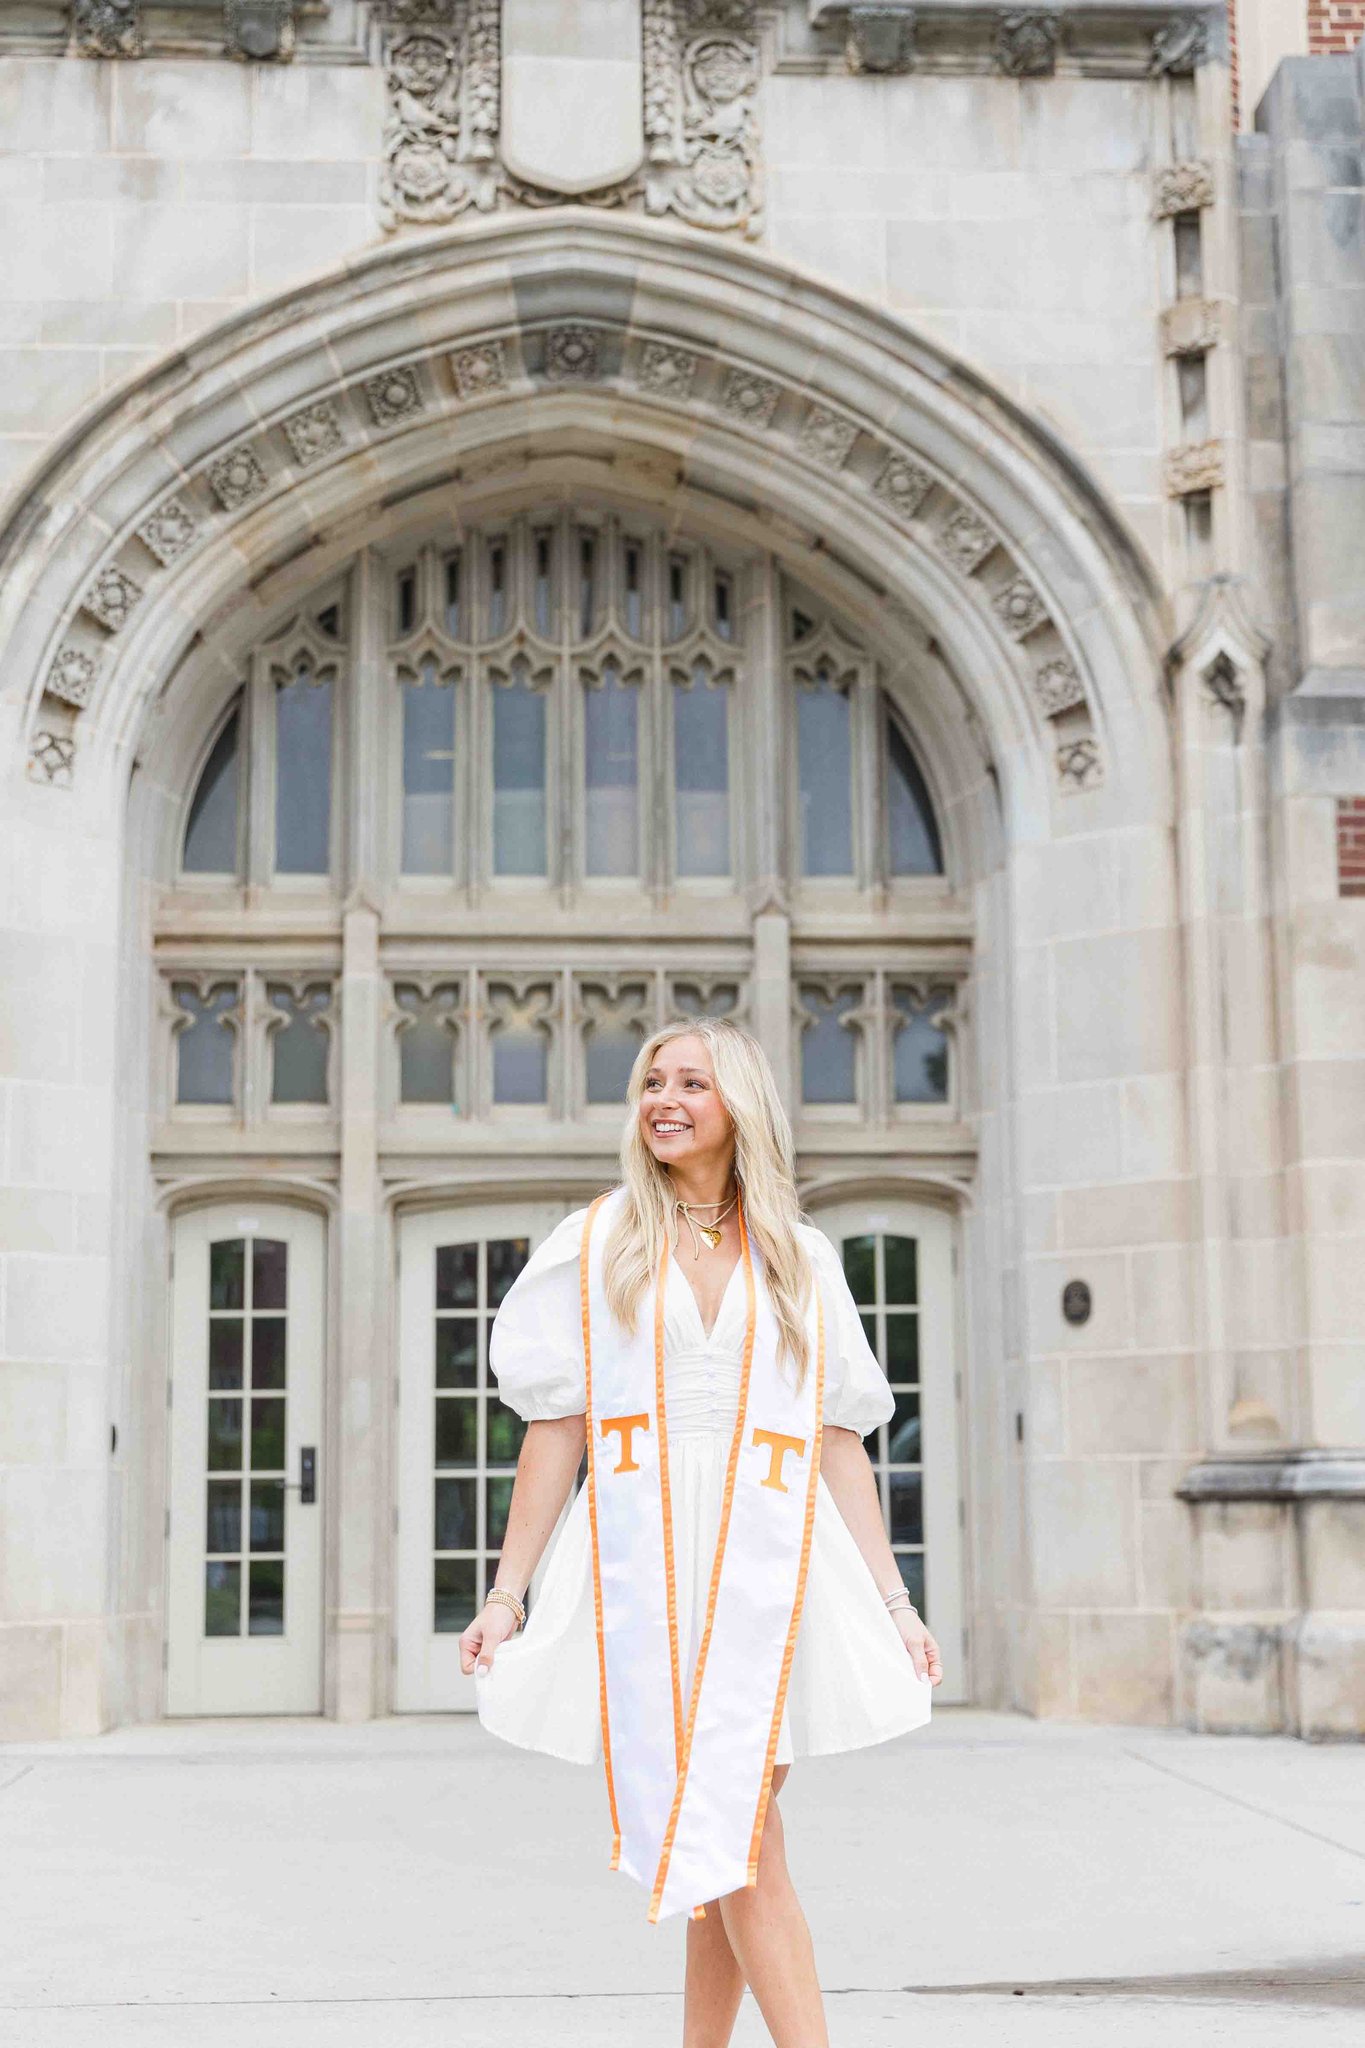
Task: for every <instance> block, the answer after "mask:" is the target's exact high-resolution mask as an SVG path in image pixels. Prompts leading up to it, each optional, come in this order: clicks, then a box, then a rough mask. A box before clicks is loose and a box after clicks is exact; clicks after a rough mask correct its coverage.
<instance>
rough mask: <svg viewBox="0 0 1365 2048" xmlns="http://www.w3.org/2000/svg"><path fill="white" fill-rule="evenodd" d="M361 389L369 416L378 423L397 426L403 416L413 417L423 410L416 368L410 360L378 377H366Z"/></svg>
mask: <svg viewBox="0 0 1365 2048" xmlns="http://www.w3.org/2000/svg"><path fill="white" fill-rule="evenodd" d="M361 389H362V391H363V392H364V393H365V400H366V403H367V404H368V406H369V408H370V417H371V418H372V419H373V421H374V423H375V425H376V426H377V427H396V426H398V425H399V424H400V423H401V422H402V421H403V420H410V419H415V418H416V417H417V415H418V413H419V412H425V410H426V405H425V401H424V400H423V397H422V390H421V386H420V385H419V384H418V382H417V372H416V370H414V368H413V367H412V365H411V363H400V364H399V365H398V366H397V368H396V369H392V370H385V371H384V373H383V374H382V376H379V377H367V378H366V379H365V382H364V383H363V384H362V386H361Z"/></svg>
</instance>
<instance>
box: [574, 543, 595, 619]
mask: <svg viewBox="0 0 1365 2048" xmlns="http://www.w3.org/2000/svg"><path fill="white" fill-rule="evenodd" d="M596 617H597V542H596V541H595V540H594V538H593V536H592V535H591V534H590V533H583V534H580V535H579V537H578V631H579V634H580V636H581V637H582V638H583V639H585V640H586V639H587V637H588V635H589V634H590V633H591V632H592V629H593V624H594V621H595V620H596Z"/></svg>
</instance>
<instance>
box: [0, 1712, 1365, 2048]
mask: <svg viewBox="0 0 1365 2048" xmlns="http://www.w3.org/2000/svg"><path fill="white" fill-rule="evenodd" d="M782 1808H783V1813H784V1815H785V1817H786V1821H787V1831H788V1841H789V1847H790V1853H791V1857H792V1862H793V1865H794V1868H795V1872H796V1877H797V1882H798V1884H799V1886H800V1889H801V1892H802V1896H803V1899H804V1901H805V1904H806V1909H807V1912H808V1914H809V1917H810V1920H811V1924H812V1927H813V1929H814V1932H815V1939H816V1948H817V1953H818V1955H819V1959H820V1968H821V1977H822V1981H823V1982H824V1984H825V1985H826V1986H827V1987H828V2007H829V2015H830V2032H831V2038H832V2041H833V2043H834V2044H835V2048H891V2044H893V2043H894V2044H896V2048H904V2044H905V2043H906V2042H908V2041H912V2040H915V2039H917V2038H918V2039H924V2040H931V2041H933V2042H934V2043H935V2048H967V2044H972V2048H976V2044H982V2048H986V2044H989V2048H1033V2044H1035V2043H1038V2044H1041V2043H1043V2042H1047V2043H1049V2044H1057V2048H1071V2044H1072V2043H1075V2044H1077V2048H1080V2044H1082V2043H1085V2044H1093V2043H1102V2044H1105V2048H1137V2044H1138V2043H1141V2044H1142V2048H1150V2043H1151V2042H1152V2040H1153V2039H1154V2038H1156V2037H1157V2035H1158V2034H1159V2035H1160V2037H1161V2039H1162V2041H1163V2043H1164V2044H1166V2048H1170V2044H1177V2048H1183V2044H1186V2043H1199V2044H1205V2043H1208V2044H1215V2043H1223V2042H1227V2043H1233V2042H1234V2041H1235V2042H1236V2043H1238V2044H1239V2048H1241V2044H1246V2048H1260V2044H1261V2043H1265V2044H1271V2043H1274V2044H1275V2048H1281V2044H1290V2043H1298V2042H1300V2041H1302V2042H1304V2043H1309V2042H1312V2043H1321V2044H1324V2048H1325V2044H1334V2043H1336V2042H1342V2043H1345V2042H1346V2041H1348V2040H1350V2041H1352V2042H1358V2041H1359V2040H1360V2038H1361V2026H1362V2016H1363V2015H1365V1965H1363V1964H1362V1962H1361V1955H1362V1951H1363V1950H1365V1938H1363V1937H1362V1930H1363V1929H1365V1757H1362V1755H1361V1752H1360V1751H1359V1750H1358V1749H1345V1748H1342V1749H1319V1748H1308V1747H1305V1746H1303V1745H1301V1744H1297V1743H1292V1742H1285V1741H1249V1740H1248V1741H1242V1740H1218V1739H1214V1738H1208V1737H1205V1738H1196V1737H1191V1736H1186V1735H1182V1734H1176V1733H1168V1732H1166V1731H1160V1732H1154V1731H1152V1730H1150V1729H1142V1730H1136V1729H1094V1728H1068V1727H1059V1726H1056V1725H1040V1724H1037V1723H1034V1722H1029V1721H1024V1720H1016V1719H1012V1718H1007V1717H1005V1716H1001V1715H989V1714H979V1713H967V1712H957V1713H951V1712H950V1713H944V1714H941V1715H940V1716H938V1717H937V1719H936V1720H935V1722H934V1725H933V1727H932V1728H931V1729H929V1730H927V1731H925V1732H923V1733H921V1734H918V1735H912V1736H907V1737H905V1738H904V1739H902V1740H900V1741H898V1742H894V1743H888V1744H884V1745H882V1746H881V1747H880V1748H878V1749H873V1750H868V1751H864V1752H861V1753H858V1754H854V1755H850V1756H843V1757H831V1758H824V1759H818V1760H812V1761H810V1762H803V1763H800V1764H798V1765H797V1766H796V1768H795V1770H794V1771H793V1773H792V1777H791V1781H790V1783H789V1784H788V1786H787V1787H786V1789H785V1790H784V1792H783V1794H782ZM608 1849H609V1839H608V1830H607V1817H606V1809H605V1800H604V1795H603V1791H602V1786H601V1781H600V1778H599V1775H598V1773H597V1772H595V1771H583V1770H578V1769H575V1768H574V1767H573V1766H571V1765H562V1764H557V1763H555V1762H553V1761H552V1760H550V1759H548V1758H543V1757H538V1756H532V1755H527V1754H523V1753H522V1752H520V1751H515V1750H511V1749H508V1748H506V1747H504V1746H503V1745H501V1744H498V1743H495V1742H494V1741H492V1740H491V1739H490V1738H489V1737H487V1736H485V1735H484V1733H483V1731H482V1730H481V1729H480V1728H479V1726H478V1725H477V1723H475V1722H473V1721H472V1720H469V1719H463V1718H459V1719H452V1720H448V1721H406V1720H404V1721H387V1722H381V1723H378V1724H373V1725H370V1726H366V1727H361V1728H338V1727H335V1726H333V1725H331V1724H328V1723H324V1722H289V1723H277V1722H235V1723H230V1724H229V1723H214V1724H205V1723H194V1724H183V1725H180V1726H175V1725H165V1726H160V1727H152V1728H136V1729H125V1730H123V1731H121V1732H119V1733H118V1734H115V1735H112V1736H109V1737H106V1738H105V1739H103V1740H102V1741H99V1742H88V1743H76V1744H64V1745H60V1746H58V1745H15V1746H11V1747H9V1748H0V2040H2V2041H3V2042H4V2043H5V2044H6V2048H187V2044H190V2043H193V2044H194V2048H227V2044H229V2043H231V2044H232V2048H240V2043H241V2041H242V2040H243V2038H244V2037H245V2036H249V2038H250V2040H251V2044H252V2048H285V2044H286V2043H288V2044H289V2048H360V2044H362V2043H364V2044H366V2048H370V2044H374V2043H381V2044H382V2048H436V2044H438V2043H439V2044H440V2048H449V2044H451V2043H458V2044H459V2048H542V2044H543V2048H588V2044H591V2048H616V2044H627V2043H628V2044H630V2048H655V2044H658V2048H674V2044H676V2043H677V2042H678V2041H679V2039H680V2033H681V2012H682V2001H681V1997H680V1995H679V1994H680V1988H681V1962H682V1955H681V1951H682V1942H683V1936H684V1923H683V1922H682V1921H681V1920H673V1921H670V1922H666V1923H665V1924H664V1925H663V1926H662V1927H659V1928H651V1927H650V1926H649V1925H648V1924H647V1923H646V1921H645V1917H644V1916H645V1903H646V1902H645V1896H644V1894H643V1892H642V1891H641V1890H640V1889H639V1888H638V1887H637V1886H636V1885H634V1884H633V1883H632V1882H631V1881H630V1880H629V1879H626V1878H623V1877H620V1876H615V1875H613V1874H612V1873H610V1872H609V1871H608V1870H607V1868H606V1863H607V1854H608ZM767 2038H768V2037H767V2034H766V2031H765V2029H764V2028H763V2026H762V2024H761V2022H760V2020H759V2018H758V2015H757V2013H756V2011H755V2010H754V2008H753V2006H752V2004H751V2003H750V2002H748V2001H746V2005H745V2009H744V2011H743V2013H742V2014H741V2018H740V2023H739V2026H738V2028H737V2029H736V2033H735V2044H736V2048H761V2044H763V2043H765V2042H766V2041H767Z"/></svg>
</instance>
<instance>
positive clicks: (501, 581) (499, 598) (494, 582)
mask: <svg viewBox="0 0 1365 2048" xmlns="http://www.w3.org/2000/svg"><path fill="white" fill-rule="evenodd" d="M506 631H507V549H506V547H505V545H504V544H503V542H502V541H494V543H493V545H492V546H491V547H490V548H489V550H488V635H489V638H490V639H491V640H496V639H497V637H498V635H499V633H505V632H506Z"/></svg>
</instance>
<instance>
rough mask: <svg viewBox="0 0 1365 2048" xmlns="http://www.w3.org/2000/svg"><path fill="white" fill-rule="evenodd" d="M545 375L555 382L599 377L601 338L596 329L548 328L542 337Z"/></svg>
mask: <svg viewBox="0 0 1365 2048" xmlns="http://www.w3.org/2000/svg"><path fill="white" fill-rule="evenodd" d="M545 374H546V376H547V377H549V378H550V379H551V380H552V381H553V382H554V383H556V384H566V383H572V382H575V381H576V382H579V383H590V382H591V381H592V380H593V379H594V378H595V377H600V376H601V374H602V340H601V336H600V335H599V334H598V332H597V330H596V328H594V327H577V326H574V327H552V328H551V329H550V331H549V333H548V334H547V335H546V337H545Z"/></svg>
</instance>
